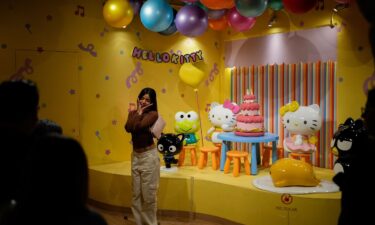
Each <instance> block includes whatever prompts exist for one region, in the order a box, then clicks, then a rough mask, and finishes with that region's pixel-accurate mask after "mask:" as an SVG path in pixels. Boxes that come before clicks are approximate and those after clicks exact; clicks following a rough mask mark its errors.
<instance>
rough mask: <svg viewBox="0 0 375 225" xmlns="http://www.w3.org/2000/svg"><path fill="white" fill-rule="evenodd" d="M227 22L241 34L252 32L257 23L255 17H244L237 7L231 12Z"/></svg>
mask: <svg viewBox="0 0 375 225" xmlns="http://www.w3.org/2000/svg"><path fill="white" fill-rule="evenodd" d="M227 20H228V22H229V24H230V26H231V27H232V28H233V29H235V30H236V31H240V32H242V31H247V30H250V29H251V28H252V27H253V26H254V25H255V22H256V19H255V17H244V16H242V15H241V14H240V13H239V12H238V11H237V9H236V7H233V8H231V9H230V10H229V12H228V15H227Z"/></svg>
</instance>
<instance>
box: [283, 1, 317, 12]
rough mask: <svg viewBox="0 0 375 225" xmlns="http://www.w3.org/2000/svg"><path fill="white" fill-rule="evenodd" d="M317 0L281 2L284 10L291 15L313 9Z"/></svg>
mask: <svg viewBox="0 0 375 225" xmlns="http://www.w3.org/2000/svg"><path fill="white" fill-rule="evenodd" d="M317 2H318V0H283V4H284V8H285V9H286V10H287V11H289V12H291V13H305V12H307V11H309V10H310V9H312V8H314V6H315V5H316V4H317Z"/></svg>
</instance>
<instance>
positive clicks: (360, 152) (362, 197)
mask: <svg viewBox="0 0 375 225" xmlns="http://www.w3.org/2000/svg"><path fill="white" fill-rule="evenodd" d="M357 4H358V6H359V9H360V11H361V13H362V15H363V16H364V18H365V19H366V20H367V21H368V22H369V23H370V29H369V41H370V44H371V48H372V54H373V56H375V13H374V12H375V1H373V0H357ZM362 118H363V121H364V127H365V132H364V135H363V136H362V135H361V137H360V145H359V147H356V149H355V150H354V151H353V153H352V155H351V157H352V159H351V161H352V163H351V166H350V169H349V170H347V171H344V172H341V173H338V174H336V175H335V176H334V177H333V181H334V182H335V183H336V184H337V185H338V186H339V187H340V190H341V211H340V216H339V219H338V224H339V225H355V224H361V222H362V221H373V216H372V213H373V207H371V206H364V205H363V202H364V201H366V202H369V203H370V204H372V203H373V202H374V201H375V196H374V194H373V193H372V192H373V186H372V185H370V181H369V179H371V176H372V173H373V172H374V167H373V165H372V164H373V160H374V156H375V154H374V153H375V150H374V149H375V148H374V146H375V138H374V137H375V132H374V131H375V89H372V90H370V91H369V92H368V94H367V101H366V106H365V108H364V111H363V113H362Z"/></svg>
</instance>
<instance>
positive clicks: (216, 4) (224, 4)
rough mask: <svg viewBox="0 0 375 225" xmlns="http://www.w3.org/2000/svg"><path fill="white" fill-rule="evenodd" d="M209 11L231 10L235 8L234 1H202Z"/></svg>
mask: <svg viewBox="0 0 375 225" xmlns="http://www.w3.org/2000/svg"><path fill="white" fill-rule="evenodd" d="M200 1H201V3H202V4H203V5H204V6H206V7H207V8H209V9H231V8H233V7H234V0H200Z"/></svg>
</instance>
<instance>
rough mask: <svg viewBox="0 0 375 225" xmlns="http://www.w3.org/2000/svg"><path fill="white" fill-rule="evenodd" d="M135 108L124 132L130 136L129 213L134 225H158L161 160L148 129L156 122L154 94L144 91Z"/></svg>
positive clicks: (145, 89) (129, 116) (151, 91)
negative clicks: (131, 213) (130, 202)
mask: <svg viewBox="0 0 375 225" xmlns="http://www.w3.org/2000/svg"><path fill="white" fill-rule="evenodd" d="M137 103H138V107H137V108H130V109H129V111H130V112H129V115H128V119H127V122H126V124H125V130H126V131H127V132H129V133H131V135H132V142H133V152H132V157H131V174H132V192H133V196H132V207H131V208H132V212H133V215H134V219H135V222H136V224H137V225H143V224H147V225H157V216H156V212H157V190H158V187H159V179H160V159H159V153H158V151H157V149H156V146H155V143H154V140H153V135H152V133H151V131H150V127H151V126H152V125H153V124H154V123H155V122H156V120H157V118H158V111H157V110H158V108H157V101H156V92H155V90H154V89H152V88H144V89H143V90H142V91H141V92H140V93H139V95H138V99H137Z"/></svg>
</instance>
